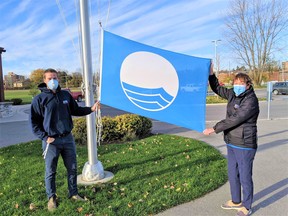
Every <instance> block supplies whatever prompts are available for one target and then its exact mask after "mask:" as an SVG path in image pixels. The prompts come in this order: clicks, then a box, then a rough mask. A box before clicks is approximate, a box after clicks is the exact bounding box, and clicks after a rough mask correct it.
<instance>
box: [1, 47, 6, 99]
mask: <svg viewBox="0 0 288 216" xmlns="http://www.w3.org/2000/svg"><path fill="white" fill-rule="evenodd" d="M2 52H6V50H5V49H4V48H3V47H0V102H4V100H5V98H4V82H3V71H2Z"/></svg>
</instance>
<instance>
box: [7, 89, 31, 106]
mask: <svg viewBox="0 0 288 216" xmlns="http://www.w3.org/2000/svg"><path fill="white" fill-rule="evenodd" d="M4 95H5V100H11V99H12V98H21V99H22V104H30V103H31V101H32V96H31V95H30V94H29V89H25V90H5V91H4Z"/></svg>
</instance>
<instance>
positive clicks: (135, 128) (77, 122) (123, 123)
mask: <svg viewBox="0 0 288 216" xmlns="http://www.w3.org/2000/svg"><path fill="white" fill-rule="evenodd" d="M73 122H74V128H73V130H72V133H73V135H74V139H75V142H76V143H77V144H80V145H85V144H86V142H87V128H86V120H85V118H75V119H73ZM151 128H152V122H151V120H149V119H148V118H145V117H143V116H138V115H134V114H124V115H120V116H116V117H114V118H112V117H107V116H105V117H103V118H102V133H101V140H102V142H104V143H109V142H115V141H116V142H117V141H127V140H135V139H139V138H142V137H146V136H148V135H149V134H150V133H151Z"/></svg>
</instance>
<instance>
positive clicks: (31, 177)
mask: <svg viewBox="0 0 288 216" xmlns="http://www.w3.org/2000/svg"><path fill="white" fill-rule="evenodd" d="M41 154H42V149H41V142H40V141H33V142H28V143H23V144H18V145H14V146H9V147H6V148H1V149H0V176H1V181H0V200H1V202H0V212H1V215H41V216H42V215H51V214H49V212H48V211H47V198H46V194H45V186H44V161H43V158H42V157H41ZM77 156H78V173H79V174H80V173H81V172H82V168H83V166H84V163H85V162H86V161H87V147H85V146H84V147H83V146H77ZM98 159H99V160H100V161H101V162H102V164H103V166H104V169H105V170H106V171H110V172H112V173H114V175H115V176H114V178H113V179H112V180H111V181H110V182H108V183H105V184H101V185H94V186H79V192H80V194H82V195H85V196H86V197H87V198H88V199H89V201H88V202H86V203H77V202H72V201H70V200H68V199H67V182H66V170H65V168H64V165H63V162H62V159H59V164H58V170H57V171H58V172H57V179H56V184H57V194H58V197H59V207H58V208H57V210H56V211H55V213H54V215H101V216H103V215H125V216H126V215H131V216H137V215H153V214H156V213H159V212H161V211H163V210H165V209H168V208H171V207H173V206H176V205H179V204H181V203H185V202H188V201H191V200H194V199H196V198H198V197H201V196H203V195H205V194H206V193H209V192H210V191H213V190H215V189H216V188H218V187H219V186H221V185H223V184H224V183H225V182H226V181H227V174H226V173H227V170H226V159H225V158H224V157H223V156H222V155H221V154H220V153H219V151H218V150H216V149H215V148H213V147H211V146H209V145H207V144H205V143H204V142H200V141H197V140H193V139H189V138H183V137H178V136H171V135H154V136H151V137H148V138H146V139H142V140H138V141H133V142H127V143H125V144H109V145H102V146H100V147H99V148H98ZM31 203H33V204H34V205H35V208H34V209H33V210H30V209H29V206H30V204H31Z"/></svg>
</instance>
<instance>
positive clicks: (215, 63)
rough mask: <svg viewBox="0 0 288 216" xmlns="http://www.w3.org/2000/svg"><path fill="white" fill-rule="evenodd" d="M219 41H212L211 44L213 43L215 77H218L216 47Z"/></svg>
mask: <svg viewBox="0 0 288 216" xmlns="http://www.w3.org/2000/svg"><path fill="white" fill-rule="evenodd" d="M220 41H221V40H220V39H218V40H212V43H214V51H215V57H214V58H215V59H214V67H215V69H216V76H218V72H219V67H218V63H219V62H217V45H218V42H220Z"/></svg>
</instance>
